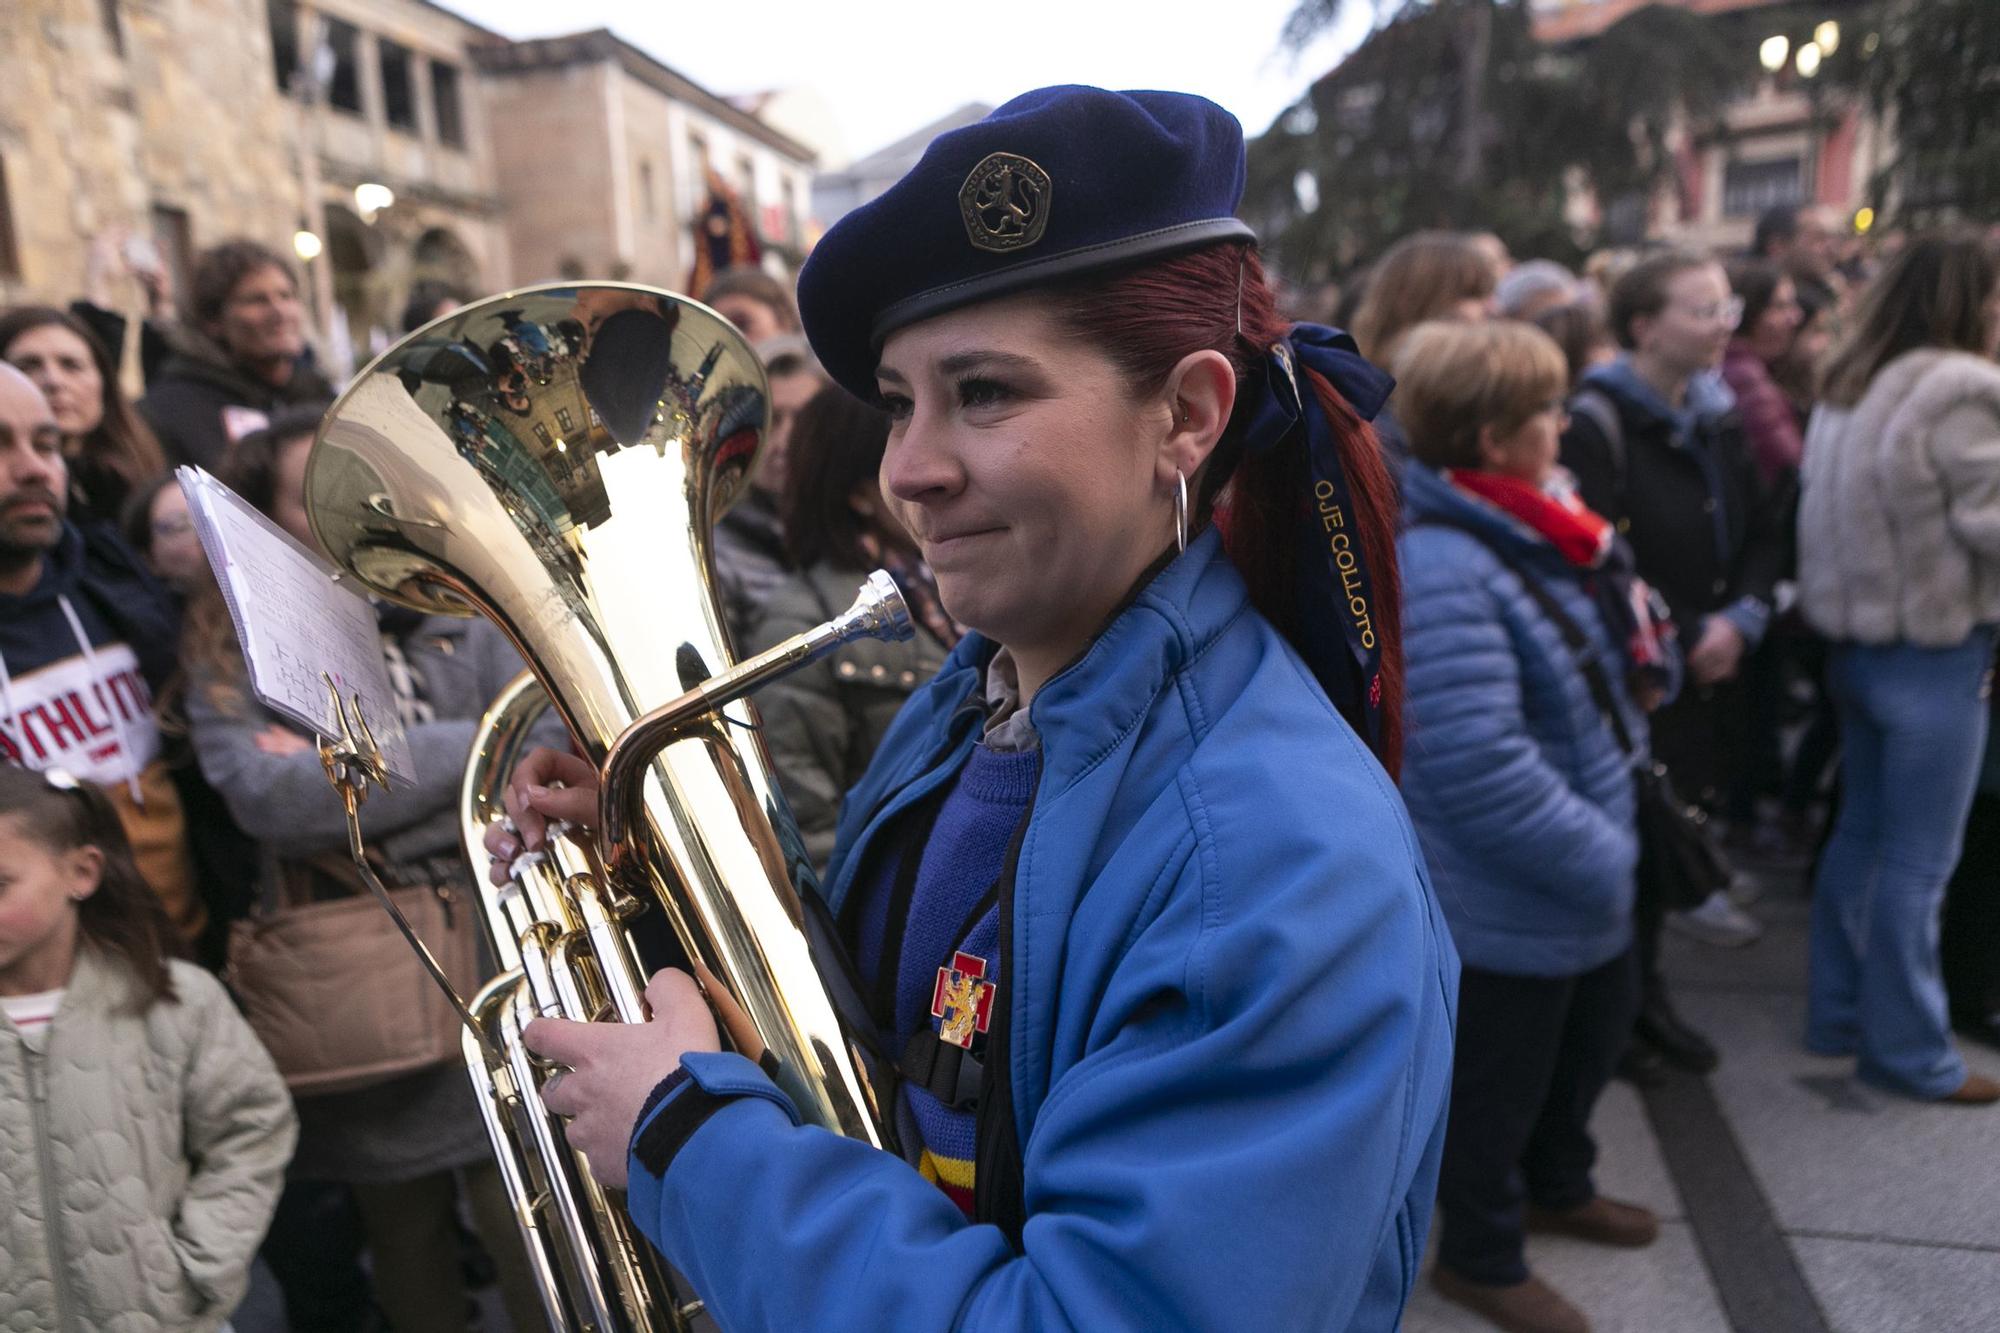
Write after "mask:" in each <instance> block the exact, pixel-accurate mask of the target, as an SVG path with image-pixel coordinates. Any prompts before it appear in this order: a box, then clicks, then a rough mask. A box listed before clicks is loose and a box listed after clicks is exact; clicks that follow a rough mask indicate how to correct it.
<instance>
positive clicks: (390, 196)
mask: <svg viewBox="0 0 2000 1333" xmlns="http://www.w3.org/2000/svg"><path fill="white" fill-rule="evenodd" d="M395 203H396V192H395V191H394V190H392V189H390V188H389V187H388V186H386V185H381V184H378V183H376V182H375V181H363V182H362V183H361V184H359V185H357V186H355V187H354V207H355V208H356V209H358V210H359V211H360V213H361V217H362V220H363V221H365V222H373V221H374V220H375V215H376V214H377V213H379V212H381V211H382V210H383V209H385V208H392V207H394V206H395Z"/></svg>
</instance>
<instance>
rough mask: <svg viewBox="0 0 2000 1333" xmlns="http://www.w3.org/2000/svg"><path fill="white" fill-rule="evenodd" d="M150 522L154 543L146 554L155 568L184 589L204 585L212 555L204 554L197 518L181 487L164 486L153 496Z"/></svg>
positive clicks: (167, 579) (157, 572) (173, 584)
mask: <svg viewBox="0 0 2000 1333" xmlns="http://www.w3.org/2000/svg"><path fill="white" fill-rule="evenodd" d="M147 526H148V529H149V530H150V532H151V534H152V546H151V549H150V550H149V551H148V552H147V557H146V558H147V563H149V564H151V565H152V567H153V572H154V573H156V574H158V575H159V576H160V577H161V578H162V579H165V580H166V581H167V583H168V584H169V585H170V586H171V587H174V588H178V589H180V590H181V591H182V592H191V591H193V590H194V589H195V588H197V587H199V586H201V581H202V579H203V578H204V577H206V576H207V573H208V559H207V557H206V556H204V555H203V554H202V551H201V538H199V537H197V536H195V532H194V520H193V519H191V518H189V517H188V506H187V497H186V496H185V495H183V494H181V488H180V487H178V486H171V485H170V486H166V487H163V488H162V489H161V491H160V493H159V494H158V495H156V496H154V497H153V507H152V510H151V512H150V513H149V514H148V515H147Z"/></svg>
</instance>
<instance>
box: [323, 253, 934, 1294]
mask: <svg viewBox="0 0 2000 1333" xmlns="http://www.w3.org/2000/svg"><path fill="white" fill-rule="evenodd" d="M768 411H769V409H768V390H767V386H766V383H765V378H764V372H763V368H762V366H761V365H760V363H759V362H758V360H757V358H756V357H755V355H754V354H753V353H752V352H751V350H750V348H749V347H748V346H747V345H746V344H745V343H744V341H743V339H742V337H741V335H740V334H738V333H737V331H736V330H735V329H734V327H732V326H731V325H730V324H729V323H728V322H727V321H726V320H724V319H723V318H722V317H721V316H719V315H717V314H716V313H715V312H714V311H712V310H709V309H708V308H707V307H705V306H702V305H700V304H698V303H696V302H694V301H691V300H688V299H687V298H684V297H680V296H676V295H674V294H672V293H669V292H665V291H659V290H655V289H652V288H646V287H639V286H632V285H623V284H615V283H593V284H586V285H576V284H567V285H550V286H542V287H531V288H526V289H523V290H520V291H515V292H510V293H507V294H505V295H502V296H497V297H493V298H491V299H489V300H485V301H481V302H478V303H476V304H473V305H469V306H465V307H461V308H459V309H457V310H454V311H452V312H451V313H449V314H447V315H445V316H443V317H442V318H440V319H438V320H435V321H433V322H432V323H431V324H429V325H427V326H426V327H424V328H422V329H419V330H418V331H417V332H415V333H413V334H412V335H410V336H409V337H408V338H406V339H404V340H403V341H402V342H401V343H398V344H397V345H396V346H394V347H392V348H390V349H389V350H388V351H387V352H385V353H383V354H382V355H381V356H380V357H378V358H377V359H376V360H375V362H374V363H373V364H372V365H370V366H369V367H368V368H367V369H366V370H365V371H364V372H362V374H361V375H360V376H358V377H357V378H356V380H355V382H354V383H353V384H352V385H351V386H350V387H349V388H348V389H347V391H346V392H345V393H344V394H342V395H341V397H340V399H339V401H338V402H336V403H335V404H334V407H333V409H332V410H331V411H330V412H329V413H328V415H327V417H326V420H325V421H324V422H323V423H322V425H321V428H320V432H319V435H318V438H317V439H316V441H315V443H314V446H313V450H312V454H311V457H310V461H309V463H308V465H307V472H306V495H307V509H308V512H309V514H310V516H311V521H312V526H313V531H314V532H315V533H316V534H317V535H318V537H319V540H320V544H321V545H322V546H323V547H324V548H325V550H326V552H327V554H328V555H329V557H330V558H331V559H332V560H333V562H334V563H335V564H336V565H337V566H338V567H339V568H340V569H341V570H342V571H343V573H344V576H346V577H351V578H352V579H353V580H355V581H356V582H357V583H358V584H360V585H361V586H362V587H363V588H364V589H366V590H367V591H368V592H369V593H370V594H372V595H374V596H376V597H380V598H384V599H387V600H389V601H392V602H396V603H400V604H402V605H405V606H409V607H413V608H416V609H419V610H422V611H426V612H434V613H444V614H451V615H466V614H479V615H483V616H486V617H487V618H489V619H490V620H492V621H493V622H494V624H496V625H497V626H499V628H500V629H501V630H503V631H504V632H505V633H506V635H507V636H508V638H510V639H511V640H512V641H513V643H514V644H515V646H516V647H517V648H518V649H519V650H520V652H521V654H522V656H523V658H525V659H526V661H527V663H528V665H529V672H528V673H524V674H523V675H522V676H521V677H520V678H518V679H517V680H516V681H515V682H514V683H513V684H512V685H510V686H509V687H508V689H507V690H506V691H505V692H504V693H503V694H502V695H501V697H500V698H499V699H498V700H496V701H495V702H494V704H493V706H492V707H491V708H490V709H489V710H488V712H487V715H486V717H485V718H484V719H483V721H482V722H481V724H480V727H479V731H478V734H477V739H476V741H475V744H474V749H473V754H472V757H471V759H470V760H469V762H468V764H467V768H466V773H465V779H464V785H463V789H462V796H461V802H460V806H461V811H460V812H461V817H462V825H463V828H462V831H463V835H464V841H465V847H466V853H467V856H468V858H469V859H470V861H471V865H472V870H473V873H474V877H475V879H476V881H477V883H478V885H479V891H480V895H481V908H482V910H481V912H480V913H479V916H480V919H481V920H482V922H483V924H484V929H485V932H486V936H487V941H488V944H489V946H490V947H491V949H492V952H493V955H494V958H495V960H496V961H497V963H498V964H499V969H500V971H499V975H497V976H496V977H495V978H494V979H493V980H492V981H491V982H489V983H487V984H486V985H485V986H484V987H483V988H481V989H480V991H479V992H478V993H477V994H476V995H474V996H472V997H470V998H469V999H466V1000H465V1001H464V1004H463V1010H462V1011H467V1012H469V1015H470V1026H469V1030H468V1032H467V1033H466V1035H465V1040H464V1046H465V1054H466V1062H467V1067H468V1071H469V1072H470V1074H471V1077H472V1082H473V1086H474V1091H475V1095H476V1099H477V1101H478V1104H479V1108H480V1114H481V1116H482V1118H483V1120H484V1122H485V1125H486V1129H487V1132H488V1136H489V1138H490V1139H491V1141H492V1144H493V1149H494V1153H495V1156H496V1158H497V1160H498V1163H499V1167H500V1171H501V1175H502V1178H503V1180H504V1181H505V1183H506V1186H507V1189H508V1192H509V1194H510V1196H511V1198H512V1200H513V1203H514V1209H515V1215H516V1220H517V1222H518V1223H519V1225H520V1229H521V1234H522V1237H523V1239H524V1241H525V1242H526V1244H527V1250H528V1258H529V1263H530V1265H531V1267H532V1268H533V1270H534V1273H533V1275H534V1277H535V1280H536V1283H537V1285H538V1287H539V1289H540V1292H541V1296H542V1300H543V1304H544V1307H545V1309H546V1311H547V1314H548V1316H549V1320H550V1323H551V1324H552V1325H553V1326H554V1327H556V1328H559V1329H598V1330H605V1331H606V1333H611V1331H613V1330H640V1329H671V1328H681V1327H685V1325H686V1321H687V1320H688V1319H689V1318H691V1317H692V1315H693V1313H694V1312H695V1311H697V1310H698V1309H699V1301H698V1300H696V1299H695V1298H694V1297H693V1295H692V1293H690V1292H687V1291H685V1290H683V1288H684V1285H685V1284H684V1283H681V1282H679V1281H678V1280H677V1279H676V1277H675V1276H674V1275H673V1274H671V1273H669V1272H667V1271H665V1266H664V1265H663V1264H662V1263H661V1262H660V1260H659V1258H658V1256H657V1255H656V1254H654V1253H653V1252H652V1251H651V1249H650V1247H648V1246H647V1245H646V1243H645V1242H644V1240H643V1239H641V1238H640V1237H638V1236H637V1235H636V1234H635V1233H634V1231H633V1229H632V1226H631V1223H630V1221H629V1220H628V1219H627V1217H626V1215H625V1210H624V1204H623V1200H622V1199H621V1198H619V1197H617V1196H616V1195H615V1194H614V1193H613V1192H611V1191H608V1190H606V1189H604V1188H603V1187H602V1186H600V1185H599V1184H598V1183H597V1182H596V1181H595V1180H594V1179H593V1178H592V1177H591V1175H590V1172H589V1169H588V1167H587V1166H586V1165H585V1163H584V1161H583V1159H582V1157H581V1156H580V1155H579V1154H578V1153H576V1152H575V1151H574V1150H572V1149H571V1148H570V1147H569V1146H568V1144H567V1142H566V1141H565V1139H564V1135H563V1122H562V1120H561V1118H560V1117H558V1116H555V1115H553V1114H552V1113H550V1112H549V1111H548V1110H547V1109H546V1107H545V1106H544V1105H543V1103H542V1099H541V1095H540V1089H541V1086H542V1084H543V1082H544V1081H545V1080H546V1078H547V1077H548V1074H549V1072H550V1071H546V1070H545V1069H544V1068H542V1067H541V1066H540V1065H539V1063H538V1062H537V1060H536V1059H535V1058H534V1057H532V1056H530V1055H529V1053H528V1052H527V1051H526V1049H525V1048H524V1047H523V1045H522V1043H521V1039H520V1034H521V1029H522V1028H523V1027H525V1026H526V1025H527V1024H528V1023H529V1022H530V1021H532V1020H533V1019H534V1018H535V1017H537V1016H544V1015H546V1016H554V1017H562V1018H568V1019H573V1020H577V1021H604V1020H611V1021H620V1022H628V1023H630V1022H643V1021H645V1019H646V1017H647V1013H646V1007H645V1001H644V995H643V992H644V988H645V982H646V979H647V977H648V976H650V975H651V973H652V972H653V971H654V970H656V969H657V968H658V967H661V966H665V965H668V964H670V963H673V964H678V965H681V966H686V967H688V968H689V969H690V970H691V971H693V972H694V973H695V975H696V977H697V978H698V979H699V980H700V981H701V983H702V985H703V988H704V990H705V992H706V993H707V994H708V996H709V999H710V1001H711V1003H712V1004H713V1005H714V1007H715V1009H716V1012H717V1016H718V1019H719V1021H720V1026H721V1027H722V1030H723V1032H724V1035H725V1039H726V1040H728V1041H729V1043H730V1044H731V1045H732V1046H733V1047H735V1048H736V1049H737V1050H740V1051H743V1052H744V1053H745V1054H748V1055H750V1056H751V1057H752V1058H756V1059H759V1060H760V1062H761V1063H762V1064H763V1065H764V1067H765V1068H766V1069H767V1070H768V1071H770V1073H771V1075H772V1077H773V1078H774V1079H775V1080H776V1081H777V1083H778V1084H779V1086H781V1087H782V1088H783V1089H784V1090H785V1092H786V1093H787V1094H788V1095H789V1096H790V1098H791V1099H792V1102H793V1104H794V1105H795V1106H796V1107H797V1108H798V1109H799V1111H800V1113H801V1115H802V1116H804V1117H805V1118H806V1119H807V1120H809V1121H812V1122H815V1123H818V1124H820V1125H823V1126H824V1127H826V1128H828V1129H830V1130H833V1131H835V1132H837V1133H841V1134H846V1135H850V1136H853V1137H856V1138H860V1139H862V1140H864V1141H866V1142H869V1143H871V1144H874V1145H876V1146H879V1147H893V1135H892V1131H891V1128H890V1125H891V1121H890V1117H889V1116H888V1114H887V1110H886V1106H885V1105H884V1102H883V1100H882V1099H883V1096H884V1095H885V1094H886V1091H887V1089H886V1086H881V1087H878V1083H877V1072H876V1071H878V1070H880V1069H882V1068H883V1067H884V1061H883V1060H882V1058H881V1057H880V1056H879V1055H878V1054H877V1053H876V1051H875V1049H874V1037H873V1035H872V1032H871V1029H870V1025H869V1022H868V1020H867V1018H866V1016H865V1014H864V1013H863V1012H862V1010H861V1008H860V1005H859V1000H858V990H857V989H856V988H855V987H854V985H853V984H852V981H851V979H850V978H849V977H848V976H847V973H846V971H845V967H844V964H843V963H842V962H841V960H840V951H839V948H838V946H837V944H835V943H834V941H833V936H832V931H831V927H830V925H829V924H828V923H827V922H826V921H825V918H824V916H823V914H822V913H821V911H820V909H819V906H818V900H817V897H816V895H815V894H814V893H813V892H812V891H811V878H812V871H811V868H810V864H809V862H808V861H807V859H806V857H805V854H804V850H803V846H802V844H801V842H800V840H799V838H798V835H797V831H796V829H795V828H794V827H793V825H792V821H791V817H790V814H789V812H788V811H787V809H786V807H785V804H784V801H783V799H782V797H781V796H780V795H779V794H778V790H777V787H776V784H775V782H774V780H773V777H772V772H771V765H770V761H769V758H768V757H767V755H766V754H765V751H764V747H763V743H762V740H761V738H760V737H759V734H758V731H757V720H756V715H755V713H754V712H753V711H752V709H751V708H750V706H749V704H748V702H747V700H746V699H745V698H744V696H745V695H746V694H747V692H748V691H750V690H752V689H754V688H755V687H756V686H757V685H759V684H762V683H764V682H766V681H768V680H770V679H772V678H773V677H775V676H777V675H780V674H783V673H784V672H786V671H789V670H794V669H797V668H798V667H799V666H802V665H804V664H805V663H807V662H810V661H812V660H814V659H815V658H816V657H818V656H820V655H822V654H824V653H825V652H827V651H830V650H831V649H832V648H833V647H834V646H836V645H838V644H839V643H842V642H845V641H847V640H849V639H852V638H856V637H861V636H864V635H866V636H875V637H885V638H900V637H907V636H908V634H909V632H910V631H909V622H908V616H907V613H906V611H905V610H904V608H903V605H902V601H901V598H900V596H899V595H898V594H897V593H896V590H895V585H894V583H893V581H892V580H890V579H889V577H888V576H887V575H886V574H881V573H878V574H876V575H875V576H873V578H871V580H870V582H869V584H868V585H867V586H866V587H864V589H863V591H862V595H861V596H860V598H859V599H858V600H857V602H856V603H855V606H854V608H853V609H852V610H851V611H849V612H848V613H847V614H846V615H844V616H841V617H839V618H838V619H836V620H834V621H832V622H829V623H828V624H827V625H825V626H822V627H821V628H820V629H818V630H815V631H812V632H810V633H808V634H804V635H800V636H799V637H798V638H796V639H793V640H791V641H789V642H787V643H784V644H780V645H778V646H777V647H775V648H773V649H771V650H769V651H767V652H764V653H760V654H758V655H757V656H755V657H753V658H751V659H749V660H747V661H743V662H738V661H737V659H736V657H735V653H734V651H733V646H732V644H731V643H730V639H729V634H728V632H727V629H726V627H725V624H724V621H723V618H722V615H721V612H720V609H719V608H718V606H717V602H716V597H715V595H714V587H715V578H714V570H713V562H712V550H711V539H710V532H711V529H712V528H713V525H714V523H715V520H716V519H717V518H718V517H720V516H721V514H722V513H723V512H724V511H725V510H726V509H727V508H728V506H729V505H730V504H731V503H732V502H733V501H734V500H735V498H736V497H737V495H738V493H739V492H740V491H741V490H742V489H743V487H744V486H745V485H746V484H747V482H748V478H749V474H750V470H751V467H752V465H753V463H754V462H755V458H756V452H757V447H758V444H759V442H760V440H761V438H762V433H763V430H764V428H765V423H766V421H767V419H768ZM551 707H552V708H553V711H554V714H555V715H556V717H557V718H559V719H560V722H561V724H562V726H563V727H564V728H566V730H567V734H568V739H569V741H570V742H571V743H572V744H573V745H574V746H575V748H576V749H577V751H578V752H579V753H581V754H582V755H583V756H585V757H586V758H587V759H589V760H590V761H591V762H593V763H595V764H597V765H598V766H599V768H600V774H601V777H602V787H601V799H602V803H603V809H602V816H601V818H600V822H599V825H598V828H597V829H596V830H594V831H593V833H592V836H590V837H588V838H582V837H577V836H573V835H574V833H575V831H573V830H564V831H563V832H565V833H568V834H570V835H572V836H564V837H554V836H552V837H551V838H550V840H549V846H548V848H547V850H546V851H545V852H542V853H536V854H530V855H526V856H523V857H522V858H520V859H519V860H518V861H517V862H516V863H515V866H514V873H513V875H512V878H511V880H510V882H509V883H508V884H507V885H506V886H505V887H503V888H499V889H495V888H493V887H492V886H491V884H490V883H489V882H488V880H487V875H486V872H487V869H488V864H489V863H488V858H487V855H486V852H485V847H484V841H483V838H484V834H485V832H486V829H487V826H488V824H489V823H490V822H492V821H494V820H496V819H501V818H504V817H505V814H504V810H503V809H502V807H501V794H502V792H503V790H504V784H505V782H506V779H507V776H508V774H509V773H510V772H511V771H512V769H513V767H514V764H515V762H516V760H517V759H518V758H519V757H520V756H521V755H522V754H523V753H524V752H525V751H526V750H527V749H528V748H529V747H530V746H531V745H532V744H533V743H534V742H535V740H536V739H537V738H538V731H546V730H548V729H549V727H550V726H551V725H552V724H550V723H549V722H548V721H546V720H545V719H546V714H547V712H548V710H549V709H550V708H551Z"/></svg>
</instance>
